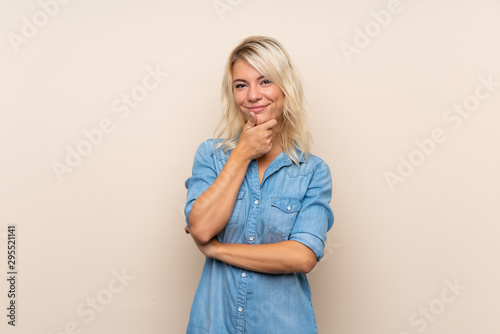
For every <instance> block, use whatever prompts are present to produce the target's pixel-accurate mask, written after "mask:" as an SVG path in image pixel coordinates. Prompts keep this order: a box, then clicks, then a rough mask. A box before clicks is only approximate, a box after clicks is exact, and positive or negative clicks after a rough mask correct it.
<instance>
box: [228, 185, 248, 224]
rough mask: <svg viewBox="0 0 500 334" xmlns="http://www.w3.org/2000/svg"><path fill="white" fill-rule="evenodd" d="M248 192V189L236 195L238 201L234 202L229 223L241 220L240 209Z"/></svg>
mask: <svg viewBox="0 0 500 334" xmlns="http://www.w3.org/2000/svg"><path fill="white" fill-rule="evenodd" d="M246 192H247V191H246V190H241V191H240V192H238V197H236V202H235V203H234V209H233V214H232V215H231V218H229V222H228V223H227V225H232V224H236V223H238V222H239V221H240V220H241V217H240V211H241V206H242V203H243V198H244V197H245V194H246Z"/></svg>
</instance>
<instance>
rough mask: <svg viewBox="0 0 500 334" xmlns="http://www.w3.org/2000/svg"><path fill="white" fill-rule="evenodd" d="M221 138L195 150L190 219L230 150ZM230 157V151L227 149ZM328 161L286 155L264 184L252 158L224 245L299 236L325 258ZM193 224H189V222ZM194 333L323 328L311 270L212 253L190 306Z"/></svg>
mask: <svg viewBox="0 0 500 334" xmlns="http://www.w3.org/2000/svg"><path fill="white" fill-rule="evenodd" d="M214 145H215V140H214V139H209V140H207V141H205V142H203V143H202V144H201V145H200V146H199V147H198V150H197V151H196V155H195V158H194V164H193V174H192V176H191V177H190V178H188V179H187V181H186V183H185V185H186V188H187V189H188V192H187V202H186V207H185V215H186V222H188V220H187V217H188V216H189V213H190V212H191V209H192V207H193V203H194V201H195V200H196V198H197V197H198V196H199V195H201V194H202V193H203V192H204V191H205V190H207V188H208V187H209V186H210V185H211V184H212V183H213V182H214V181H215V179H216V178H217V176H218V175H219V173H220V172H221V170H222V168H223V167H224V164H225V163H226V161H227V159H228V155H226V154H224V152H223V151H222V149H221V148H218V149H217V150H215V151H214ZM228 154H230V152H228ZM331 196H332V179H331V174H330V169H329V167H328V165H327V164H326V163H325V162H324V161H323V160H321V159H320V158H318V157H316V156H314V155H310V156H309V158H308V160H307V162H305V161H304V159H302V160H301V161H300V166H297V165H295V164H294V163H293V162H292V161H291V160H290V159H289V158H288V157H287V156H286V155H285V153H284V152H281V153H280V154H279V155H278V156H277V157H276V158H275V159H274V160H273V161H272V162H271V164H270V165H269V166H268V167H267V169H266V171H265V174H264V178H263V180H262V182H261V183H260V184H259V175H258V171H257V160H252V162H251V163H250V165H249V167H248V169H247V172H246V175H245V178H244V181H243V183H242V185H241V188H240V190H239V193H238V197H237V200H236V203H235V205H234V210H233V213H232V216H231V218H230V219H229V222H228V223H227V225H226V227H225V228H224V229H223V230H222V231H221V232H220V233H219V234H218V235H217V238H218V239H219V241H220V242H224V243H245V244H266V243H274V242H279V241H283V240H295V241H298V242H300V243H302V244H304V245H306V246H307V247H309V248H310V249H311V250H312V251H313V252H314V253H315V254H316V257H317V259H318V261H319V260H320V259H321V257H322V256H323V249H324V247H325V241H326V233H327V231H328V230H329V229H330V228H331V227H332V225H333V213H332V210H331V209H330V207H329V203H330V200H331ZM188 225H189V223H188ZM187 333H194V334H208V333H210V334H225V333H231V334H234V333H248V334H265V333H273V334H274V333H290V334H292V333H297V334H309V333H317V327H316V318H315V316H314V310H313V307H312V303H311V290H310V287H309V283H308V281H307V276H306V274H303V273H292V274H279V275H276V274H274V275H272V274H264V273H259V272H253V271H250V270H245V269H241V268H238V267H235V266H231V265H229V264H226V263H224V262H221V261H218V260H214V259H212V258H207V259H206V262H205V265H204V267H203V272H202V274H201V279H200V282H199V285H198V289H197V290H196V294H195V297H194V301H193V304H192V308H191V314H190V318H189V324H188V327H187Z"/></svg>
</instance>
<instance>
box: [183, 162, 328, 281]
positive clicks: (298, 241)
mask: <svg viewBox="0 0 500 334" xmlns="http://www.w3.org/2000/svg"><path fill="white" fill-rule="evenodd" d="M331 194H332V180H331V174H330V169H329V168H328V166H327V165H326V164H325V163H322V164H320V165H319V166H318V168H317V169H316V170H315V172H314V176H313V179H312V180H311V182H310V185H309V188H308V191H307V194H306V196H305V197H304V201H303V205H302V209H301V211H300V213H299V215H298V217H297V220H296V222H295V226H294V229H293V230H292V233H291V234H290V237H289V240H287V241H281V242H278V243H271V244H226V243H220V242H219V241H218V240H217V238H213V239H211V240H210V242H208V243H206V244H199V243H197V246H198V248H199V249H200V251H201V252H202V253H203V254H204V255H205V256H208V257H211V258H214V259H217V260H220V261H223V262H226V263H228V264H230V265H233V266H236V267H240V268H244V269H248V270H252V271H260V272H265V273H270V274H279V273H291V272H301V273H307V272H310V271H311V270H312V269H314V267H315V265H316V263H317V261H319V260H320V259H321V258H322V257H323V250H324V246H325V241H326V233H327V231H328V230H329V229H330V228H331V227H332V225H333V218H334V217H333V213H332V210H331V209H330V207H329V202H330V200H331ZM186 232H187V233H189V229H186ZM195 242H196V240H195Z"/></svg>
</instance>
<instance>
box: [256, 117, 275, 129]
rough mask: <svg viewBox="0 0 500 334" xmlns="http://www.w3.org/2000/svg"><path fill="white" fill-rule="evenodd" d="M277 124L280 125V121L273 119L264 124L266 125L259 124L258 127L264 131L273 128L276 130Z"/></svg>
mask: <svg viewBox="0 0 500 334" xmlns="http://www.w3.org/2000/svg"><path fill="white" fill-rule="evenodd" d="M276 124H278V121H277V120H276V119H274V118H271V119H270V120H268V121H267V122H264V123H262V124H259V125H257V126H261V127H263V128H264V129H272V128H274V127H275V126H276Z"/></svg>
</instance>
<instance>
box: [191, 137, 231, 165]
mask: <svg viewBox="0 0 500 334" xmlns="http://www.w3.org/2000/svg"><path fill="white" fill-rule="evenodd" d="M223 141H224V139H219V140H216V139H215V138H210V139H207V140H205V141H203V142H202V143H201V144H200V145H199V146H198V149H197V150H196V154H197V155H203V156H205V157H213V158H216V159H218V160H227V159H228V157H229V154H231V151H228V152H226V153H225V152H224V151H223V150H222V147H220V146H219V147H217V145H218V144H220V143H222V142H223Z"/></svg>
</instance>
